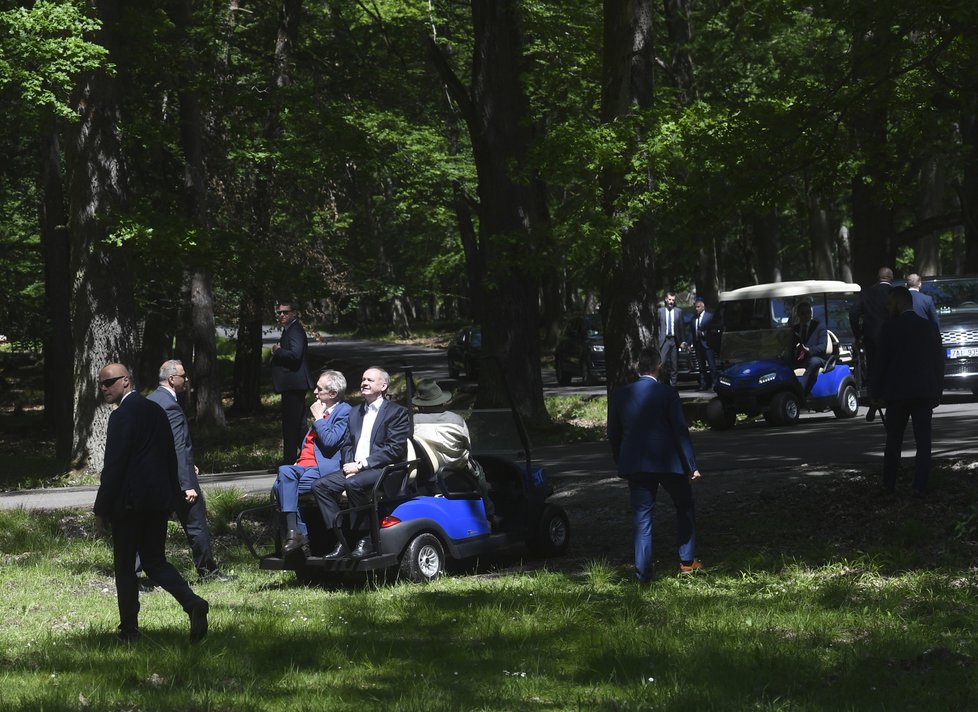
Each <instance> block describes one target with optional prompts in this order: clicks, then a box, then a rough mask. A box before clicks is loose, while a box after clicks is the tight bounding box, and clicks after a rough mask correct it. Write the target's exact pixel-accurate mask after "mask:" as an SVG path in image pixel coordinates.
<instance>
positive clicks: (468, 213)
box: [452, 180, 483, 324]
mask: <svg viewBox="0 0 978 712" xmlns="http://www.w3.org/2000/svg"><path fill="white" fill-rule="evenodd" d="M452 196H453V203H454V205H455V218H456V220H457V221H458V233H459V238H460V239H461V241H462V252H463V253H464V254H465V276H466V280H467V281H468V284H469V315H470V317H471V318H472V320H473V321H475V322H476V323H478V324H481V323H482V313H483V310H482V256H481V255H480V254H479V238H478V236H477V235H476V232H475V225H474V224H473V222H472V207H471V204H470V201H469V199H468V196H466V195H465V191H464V190H463V188H462V184H461V182H460V181H458V180H455V181H453V182H452Z"/></svg>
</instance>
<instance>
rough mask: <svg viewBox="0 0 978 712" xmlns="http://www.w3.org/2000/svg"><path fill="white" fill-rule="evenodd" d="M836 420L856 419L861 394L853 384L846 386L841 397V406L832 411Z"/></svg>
mask: <svg viewBox="0 0 978 712" xmlns="http://www.w3.org/2000/svg"><path fill="white" fill-rule="evenodd" d="M832 410H833V412H834V413H835V417H836V418H855V417H856V413H858V412H859V394H858V393H857V392H856V387H855V386H853V385H852V384H851V383H849V384H846V386H845V388H843V389H842V393H841V394H840V395H839V404H838V405H837V406H836V407H835V408H833V409H832Z"/></svg>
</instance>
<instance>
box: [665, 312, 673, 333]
mask: <svg viewBox="0 0 978 712" xmlns="http://www.w3.org/2000/svg"><path fill="white" fill-rule="evenodd" d="M666 313H667V314H669V327H668V328H667V329H666V336H672V309H667V310H666Z"/></svg>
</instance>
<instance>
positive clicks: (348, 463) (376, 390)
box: [312, 367, 411, 559]
mask: <svg viewBox="0 0 978 712" xmlns="http://www.w3.org/2000/svg"><path fill="white" fill-rule="evenodd" d="M389 385H390V375H388V373H387V371H384V370H383V369H380V368H376V367H371V368H368V369H367V370H366V371H364V372H363V378H362V379H361V381H360V393H361V394H363V400H364V402H363V404H362V405H360V407H359V408H354V409H353V410H352V411H351V412H350V422H349V426H348V428H347V433H346V438H345V439H344V441H343V446H342V448H341V451H340V452H341V460H342V462H343V465H342V468H341V469H339V470H337V471H335V472H332V473H330V474H328V475H326V476H325V477H321V478H320V479H318V480H316V482H315V483H314V484H313V486H312V492H313V494H314V495H315V497H316V502H317V503H318V504H319V511H320V512H321V513H322V515H323V521H324V522H325V523H326V526H328V527H334V528H335V529H338V528H339V525H338V522H337V519H338V515H339V514H340V501H339V500H340V495H341V494H342V493H343V491H344V490H346V494H347V496H348V497H349V500H350V507H351V508H353V509H355V508H357V507H361V506H364V505H366V504H369V502H370V493H371V491H372V489H373V486H374V484H376V482H377V480H378V479H379V478H380V475H381V473H382V472H383V471H384V468H385V467H387V465H390V464H392V463H395V462H404V460H405V459H406V457H407V441H408V438H410V437H411V414H410V412H409V411H408V409H407V408H405V407H404V406H402V405H398V404H397V403H394V402H392V401H389V400H387V399H386V398H385V397H384V396H385V395H386V393H387V388H388V387H389ZM364 519H365V516H364V514H363V512H362V511H361V512H358V513H357V514H356V515H355V516H354V517H353V522H352V523H351V529H352V530H353V535H354V536H355V537H357V538H358V541H357V543H356V546H354V548H353V551H348V550H347V549H346V547H345V546H344V545H343V537H341V536H339V535H337V544H336V548H335V549H333V551H331V552H330V553H329V554H327V555H326V557H325V558H327V559H341V558H346V557H349V556H352V557H353V558H354V559H361V558H364V557H366V556H370V555H372V554H373V553H374V544H373V541H372V540H371V537H370V532H369V531H367V530H366V529H365V526H364V523H363V522H364Z"/></svg>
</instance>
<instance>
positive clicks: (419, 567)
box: [401, 533, 445, 583]
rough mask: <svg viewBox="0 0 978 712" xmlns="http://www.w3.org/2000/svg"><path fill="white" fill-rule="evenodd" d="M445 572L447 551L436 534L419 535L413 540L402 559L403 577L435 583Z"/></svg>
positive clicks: (419, 581) (417, 581)
mask: <svg viewBox="0 0 978 712" xmlns="http://www.w3.org/2000/svg"><path fill="white" fill-rule="evenodd" d="M444 570H445V549H444V548H443V547H442V545H441V542H440V541H439V540H438V537H436V536H435V535H434V534H427V533H425V534H419V535H418V536H416V537H414V539H412V540H411V543H410V544H408V546H407V549H405V551H404V557H403V558H402V559H401V576H404V577H405V578H407V579H409V580H410V581H414V582H415V583H423V582H425V581H434V580H435V579H436V578H438V577H439V576H441V574H442V572H443V571H444Z"/></svg>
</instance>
